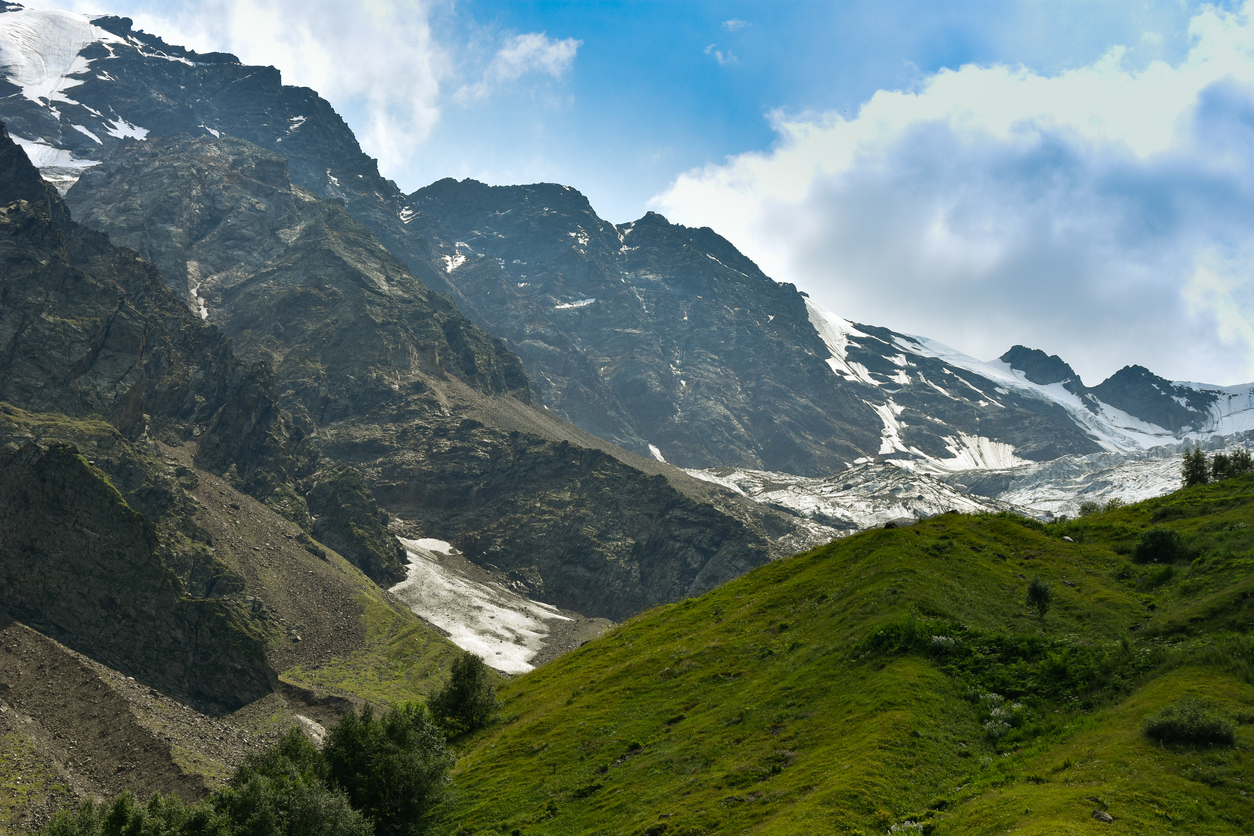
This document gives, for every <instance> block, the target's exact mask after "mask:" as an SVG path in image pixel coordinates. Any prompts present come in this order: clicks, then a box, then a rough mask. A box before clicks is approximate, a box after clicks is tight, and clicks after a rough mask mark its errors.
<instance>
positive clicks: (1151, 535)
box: [1132, 528, 1189, 563]
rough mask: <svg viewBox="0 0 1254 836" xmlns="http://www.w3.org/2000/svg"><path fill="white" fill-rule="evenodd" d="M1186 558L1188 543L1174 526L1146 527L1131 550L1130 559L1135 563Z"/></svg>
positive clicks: (1161, 561) (1171, 561) (1167, 561)
mask: <svg viewBox="0 0 1254 836" xmlns="http://www.w3.org/2000/svg"><path fill="white" fill-rule="evenodd" d="M1188 558H1189V547H1188V544H1187V543H1186V542H1185V540H1184V536H1183V535H1182V534H1181V533H1180V532H1179V531H1176V530H1175V529H1174V528H1150V529H1146V530H1145V531H1144V532H1142V533H1141V536H1140V538H1139V539H1137V541H1136V549H1134V550H1133V552H1132V559H1133V560H1134V561H1135V562H1137V563H1175V562H1176V561H1178V560H1187V559H1188Z"/></svg>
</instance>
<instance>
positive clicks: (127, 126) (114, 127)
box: [105, 118, 218, 139]
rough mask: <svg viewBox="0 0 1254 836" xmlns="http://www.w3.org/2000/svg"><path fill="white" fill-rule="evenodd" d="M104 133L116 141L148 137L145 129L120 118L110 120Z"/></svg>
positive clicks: (216, 134) (215, 134)
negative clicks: (116, 139) (115, 138)
mask: <svg viewBox="0 0 1254 836" xmlns="http://www.w3.org/2000/svg"><path fill="white" fill-rule="evenodd" d="M105 133H107V134H108V135H109V136H113V137H117V138H118V139H146V138H147V137H148V129H147V128H138V127H136V126H134V125H132V124H131V123H130V122H127V121H126V120H125V119H121V118H119V119H113V120H111V121H110V122H109V127H108V128H106V129H105ZM213 135H214V136H215V137H216V136H218V132H217V131H214V132H213Z"/></svg>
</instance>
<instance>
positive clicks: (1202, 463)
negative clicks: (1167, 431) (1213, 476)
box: [1180, 446, 1210, 488]
mask: <svg viewBox="0 0 1254 836" xmlns="http://www.w3.org/2000/svg"><path fill="white" fill-rule="evenodd" d="M1180 475H1181V477H1182V478H1183V479H1184V486H1185V487H1186V488H1188V487H1192V486H1193V485H1205V484H1206V483H1207V482H1209V481H1210V463H1209V462H1207V461H1206V454H1205V453H1203V452H1202V448H1201V447H1196V446H1194V447H1191V448H1185V451H1184V465H1183V467H1182V468H1181V472H1180Z"/></svg>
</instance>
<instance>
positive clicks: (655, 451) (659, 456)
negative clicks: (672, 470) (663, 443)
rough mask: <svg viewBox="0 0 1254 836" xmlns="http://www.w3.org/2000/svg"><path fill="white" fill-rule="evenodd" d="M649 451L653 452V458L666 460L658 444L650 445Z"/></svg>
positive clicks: (661, 460)
mask: <svg viewBox="0 0 1254 836" xmlns="http://www.w3.org/2000/svg"><path fill="white" fill-rule="evenodd" d="M649 452H650V453H652V454H653V458H655V459H657V460H658V461H660V462H665V461H666V459H665V458H663V457H662V451H661V450H659V449H658V448H657V445H656V444H650V445H649Z"/></svg>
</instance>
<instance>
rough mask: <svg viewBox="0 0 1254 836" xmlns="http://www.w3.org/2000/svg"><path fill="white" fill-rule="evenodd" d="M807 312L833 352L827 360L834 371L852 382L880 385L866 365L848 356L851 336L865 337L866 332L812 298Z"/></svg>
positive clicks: (808, 301)
mask: <svg viewBox="0 0 1254 836" xmlns="http://www.w3.org/2000/svg"><path fill="white" fill-rule="evenodd" d="M806 312H807V313H808V314H809V317H810V324H811V325H813V326H814V330H815V331H816V332H818V335H819V338H820V339H822V340H823V343H824V344H825V345H826V346H827V350H828V351H830V352H831V353H832V356H831V357H829V358H828V360H827V365H828V366H830V367H831V370H832V372H833V373H834V374H835V375H836V376H837V377H840V378H843V379H845V380H848V381H850V382H855V381H861V382H862V383H866V384H869V385H871V386H876V387H878V386H879V382H878V381H876V380H874V379H873V378H872V377H871V373H870V372H869V371H867V368H866V366H864V365H862V364H861V363H856V362H854V361H852V360H850V359H849V357H848V353H849V339H850V337H865V336H866V334H863V333H862V332H861V331H859V330H858V329H857V328H854V327H853V323H852V322H850V321H849V320H847V319H841V318H840V317H838V316H836V315H835V314H833V313H832V312H831V311H829V310H827V309H826V308H824V307H822V306H820V305H818V304H817V303H815V302H813V301H811V300H810V299H806Z"/></svg>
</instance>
